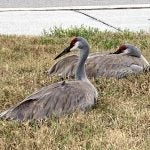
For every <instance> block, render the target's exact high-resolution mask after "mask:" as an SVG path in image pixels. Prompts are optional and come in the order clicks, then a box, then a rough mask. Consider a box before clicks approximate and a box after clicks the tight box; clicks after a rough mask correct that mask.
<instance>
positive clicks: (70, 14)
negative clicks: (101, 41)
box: [0, 8, 150, 35]
mask: <svg viewBox="0 0 150 150" xmlns="http://www.w3.org/2000/svg"><path fill="white" fill-rule="evenodd" d="M82 12H84V13H86V14H89V15H91V16H93V17H96V18H98V19H100V20H102V21H104V22H106V23H109V24H111V25H113V26H115V27H117V28H121V29H122V30H124V29H129V30H130V31H140V30H144V31H146V32H149V33H150V20H149V19H150V9H148V8H146V9H116V10H82ZM81 25H84V26H90V27H96V28H99V29H100V30H106V29H107V30H111V31H116V30H114V29H112V28H110V27H108V26H106V25H104V24H102V23H100V22H97V21H95V20H93V19H91V18H89V17H87V16H84V15H82V14H79V13H77V12H74V11H69V10H68V11H37V10H36V11H11V12H7V11H6V12H0V34H19V35H21V34H25V35H40V34H41V33H42V31H43V29H45V30H49V28H53V27H55V26H57V27H60V26H61V27H62V28H69V27H73V26H77V27H80V26H81Z"/></svg>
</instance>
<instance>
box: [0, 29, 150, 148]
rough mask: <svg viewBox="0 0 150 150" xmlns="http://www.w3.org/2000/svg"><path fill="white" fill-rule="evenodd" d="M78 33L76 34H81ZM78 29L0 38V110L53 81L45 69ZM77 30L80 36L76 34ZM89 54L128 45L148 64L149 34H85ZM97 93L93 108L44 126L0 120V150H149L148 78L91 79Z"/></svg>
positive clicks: (83, 34)
mask: <svg viewBox="0 0 150 150" xmlns="http://www.w3.org/2000/svg"><path fill="white" fill-rule="evenodd" d="M79 31H80V30H79ZM79 31H78V30H77V29H74V30H69V31H67V32H66V31H65V32H62V31H57V32H56V31H55V32H54V33H53V34H52V35H49V36H48V35H47V36H46V35H44V36H41V37H25V36H5V35H1V36H0V76H1V78H0V87H1V88H0V110H1V111H2V110H5V109H7V108H9V107H10V106H12V105H14V104H16V103H17V102H19V101H21V100H23V99H24V98H25V97H26V96H27V95H29V94H31V93H32V92H33V91H35V90H37V89H39V88H40V87H43V86H46V85H48V84H52V83H54V82H57V81H58V80H59V79H58V78H56V77H48V76H47V74H46V73H45V71H46V70H47V69H49V67H50V66H51V65H52V64H53V63H54V61H53V58H54V56H55V55H56V53H57V52H60V51H61V50H62V49H63V48H64V47H65V46H66V45H67V44H68V43H69V39H70V37H72V36H75V35H78V34H79V33H80V32H79ZM78 32H79V33H78ZM81 35H82V36H84V37H86V38H87V39H88V41H89V42H90V45H91V49H92V51H97V49H99V50H103V49H110V50H113V49H115V48H116V47H117V46H118V45H119V44H120V43H124V42H128V43H133V44H135V45H137V46H138V47H139V48H141V50H142V53H143V54H144V55H145V56H146V58H147V59H148V60H149V61H150V51H149V50H150V35H149V34H145V33H142V32H141V33H130V32H124V33H123V34H119V33H109V32H105V33H104V32H97V31H88V30H83V28H82V32H81ZM93 83H94V85H95V86H96V87H97V89H98V91H99V92H101V95H100V96H99V99H98V104H97V106H96V108H95V109H93V110H90V111H88V112H86V113H82V112H76V113H74V114H72V115H68V116H64V117H62V118H60V119H57V118H52V119H49V120H47V121H45V122H38V123H37V122H33V121H32V122H23V123H19V122H15V121H2V120H0V149H2V150H3V149H6V150H8V149H16V150H22V149H23V150H33V149H53V150H55V149H74V150H78V149H93V150H94V149H104V150H105V149H108V150H109V149H110V150H129V149H131V150H148V149H149V148H150V74H145V75H144V74H141V75H139V76H130V77H128V78H127V79H122V80H116V79H114V78H110V79H106V78H99V79H96V80H95V81H93Z"/></svg>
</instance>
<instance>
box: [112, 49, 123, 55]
mask: <svg viewBox="0 0 150 150" xmlns="http://www.w3.org/2000/svg"><path fill="white" fill-rule="evenodd" d="M120 53H121V52H120V49H117V50H116V51H115V52H113V53H112V54H120Z"/></svg>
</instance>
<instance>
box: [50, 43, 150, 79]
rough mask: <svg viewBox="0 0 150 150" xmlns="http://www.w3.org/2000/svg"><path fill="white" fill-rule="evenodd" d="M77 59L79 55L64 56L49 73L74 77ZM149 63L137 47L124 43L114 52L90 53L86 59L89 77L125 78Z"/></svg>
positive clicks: (140, 70) (138, 71)
mask: <svg viewBox="0 0 150 150" xmlns="http://www.w3.org/2000/svg"><path fill="white" fill-rule="evenodd" d="M77 61H78V57H77V55H72V56H68V57H65V58H62V59H60V60H59V61H58V62H56V63H55V64H54V65H53V66H52V67H51V68H50V69H49V70H48V74H49V75H58V76H61V77H63V78H64V77H70V76H71V77H72V76H74V72H75V70H76V69H75V68H76V63H77ZM148 65H149V63H148V61H147V60H146V59H145V58H144V56H143V55H142V54H141V52H140V50H139V49H138V48H137V47H135V46H133V45H131V44H123V45H121V46H120V47H119V49H118V50H117V51H116V52H114V53H104V54H102V53H92V54H90V55H89V57H88V58H87V61H86V73H87V76H88V77H99V76H106V77H116V78H123V77H125V76H127V75H129V74H132V73H136V74H137V73H140V72H142V71H143V68H144V67H145V66H148ZM147 70H148V69H147Z"/></svg>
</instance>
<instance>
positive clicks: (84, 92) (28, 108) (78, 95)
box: [0, 37, 97, 121]
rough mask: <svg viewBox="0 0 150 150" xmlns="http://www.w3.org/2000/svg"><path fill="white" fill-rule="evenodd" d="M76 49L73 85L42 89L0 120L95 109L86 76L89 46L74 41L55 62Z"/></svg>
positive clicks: (83, 41) (59, 114) (92, 88)
mask: <svg viewBox="0 0 150 150" xmlns="http://www.w3.org/2000/svg"><path fill="white" fill-rule="evenodd" d="M75 49H79V50H80V57H79V60H78V64H77V70H76V76H75V79H76V80H75V81H68V82H65V81H63V82H58V83H54V84H52V85H49V86H46V87H43V88H42V89H40V90H39V91H37V92H35V93H33V94H32V95H30V96H28V97H27V98H25V99H24V100H23V101H22V102H21V103H19V104H17V105H16V106H14V107H12V108H10V109H8V110H6V111H4V112H2V113H1V114H0V117H1V118H5V119H11V120H19V121H24V120H31V119H35V120H39V119H45V118H49V117H50V116H53V115H54V116H58V117H59V116H61V115H63V114H66V113H71V112H74V111H75V110H76V109H79V110H81V111H85V110H87V109H88V108H91V107H92V106H93V105H95V104H96V98H97V91H96V88H95V87H94V86H93V85H92V83H91V82H90V81H89V80H88V78H87V76H86V72H85V61H86V59H87V57H88V54H89V45H88V42H87V41H86V40H85V39H84V38H82V37H76V38H74V39H73V40H72V41H71V43H70V46H69V47H67V48H66V49H65V50H64V51H63V52H62V53H61V54H59V55H58V56H57V57H56V59H57V58H59V57H61V56H62V55H64V54H66V53H69V52H70V51H73V50H75Z"/></svg>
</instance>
